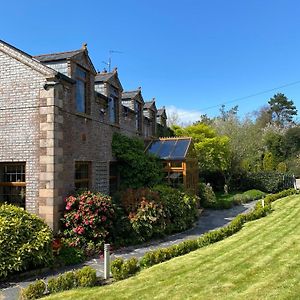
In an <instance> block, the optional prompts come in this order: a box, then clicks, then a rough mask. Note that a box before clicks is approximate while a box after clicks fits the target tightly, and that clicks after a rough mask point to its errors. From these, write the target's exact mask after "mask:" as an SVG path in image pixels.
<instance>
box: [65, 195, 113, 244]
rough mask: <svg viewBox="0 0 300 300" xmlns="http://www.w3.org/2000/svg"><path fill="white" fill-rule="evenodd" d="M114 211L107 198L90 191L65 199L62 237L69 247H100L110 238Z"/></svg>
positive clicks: (109, 199)
mask: <svg viewBox="0 0 300 300" xmlns="http://www.w3.org/2000/svg"><path fill="white" fill-rule="evenodd" d="M114 219H115V209H114V205H113V204H112V201H111V198H110V197H109V196H106V195H103V194H101V193H92V192H90V191H85V192H82V193H80V194H78V195H76V196H70V197H68V198H66V207H65V213H64V217H63V219H62V222H63V226H64V231H63V233H64V236H65V237H66V238H67V239H68V240H69V241H70V245H71V246H81V247H86V246H87V244H88V242H92V243H94V244H95V245H102V244H103V243H104V241H106V240H107V239H108V238H109V237H110V236H109V233H110V231H111V230H112V227H113V221H114Z"/></svg>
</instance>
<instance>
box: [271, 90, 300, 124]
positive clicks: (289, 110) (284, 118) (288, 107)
mask: <svg viewBox="0 0 300 300" xmlns="http://www.w3.org/2000/svg"><path fill="white" fill-rule="evenodd" d="M268 103H269V106H270V107H269V109H270V113H271V116H272V121H274V122H275V123H276V124H277V125H279V126H282V127H285V126H286V125H289V124H292V123H293V117H294V116H295V115H297V109H296V106H295V105H294V102H293V101H292V100H288V98H287V97H286V96H285V95H284V94H282V93H278V94H276V95H274V96H273V98H270V100H269V101H268Z"/></svg>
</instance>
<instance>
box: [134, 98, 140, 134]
mask: <svg viewBox="0 0 300 300" xmlns="http://www.w3.org/2000/svg"><path fill="white" fill-rule="evenodd" d="M134 111H135V126H136V130H137V131H141V130H142V105H141V103H139V102H137V101H135V102H134Z"/></svg>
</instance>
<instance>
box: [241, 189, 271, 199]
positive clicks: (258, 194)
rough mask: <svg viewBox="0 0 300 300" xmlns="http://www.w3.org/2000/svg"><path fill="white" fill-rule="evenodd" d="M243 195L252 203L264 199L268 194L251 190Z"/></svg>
mask: <svg viewBox="0 0 300 300" xmlns="http://www.w3.org/2000/svg"><path fill="white" fill-rule="evenodd" d="M243 195H245V196H248V197H249V199H250V201H252V200H258V199H261V198H263V197H264V196H265V195H266V193H264V192H262V191H260V190H249V191H246V192H244V193H243Z"/></svg>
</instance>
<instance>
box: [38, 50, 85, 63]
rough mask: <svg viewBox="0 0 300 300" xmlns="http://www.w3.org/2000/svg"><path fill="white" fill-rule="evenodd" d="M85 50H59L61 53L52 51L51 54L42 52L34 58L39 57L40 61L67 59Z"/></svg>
mask: <svg viewBox="0 0 300 300" xmlns="http://www.w3.org/2000/svg"><path fill="white" fill-rule="evenodd" d="M82 52H84V50H83V49H79V50H73V51H67V52H59V53H50V54H42V55H36V56H33V58H35V59H37V60H38V61H40V62H47V61H56V60H65V59H69V58H72V57H73V56H75V55H77V54H79V53H82Z"/></svg>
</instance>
